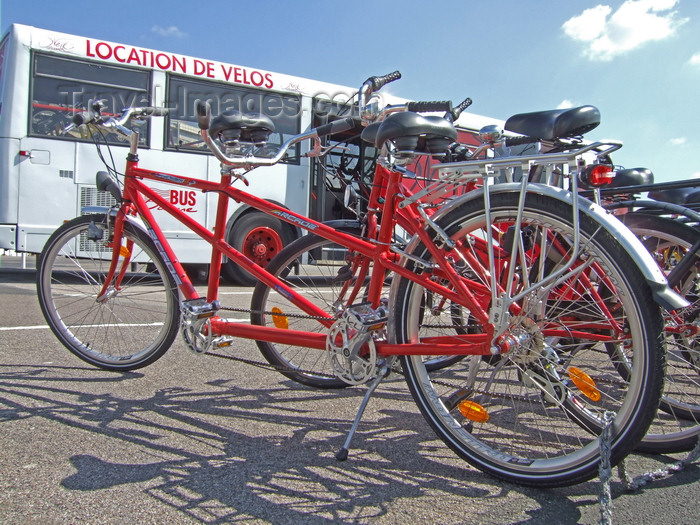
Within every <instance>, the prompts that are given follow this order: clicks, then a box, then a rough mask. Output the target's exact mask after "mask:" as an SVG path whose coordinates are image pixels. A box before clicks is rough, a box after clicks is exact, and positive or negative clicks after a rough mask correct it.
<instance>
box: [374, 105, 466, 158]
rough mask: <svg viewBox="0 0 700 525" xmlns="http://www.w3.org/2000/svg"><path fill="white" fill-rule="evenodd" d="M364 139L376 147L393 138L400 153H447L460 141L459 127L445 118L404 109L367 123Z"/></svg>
mask: <svg viewBox="0 0 700 525" xmlns="http://www.w3.org/2000/svg"><path fill="white" fill-rule="evenodd" d="M362 139H363V140H365V141H366V142H370V143H372V144H374V145H375V146H376V147H377V148H381V147H382V145H384V143H385V142H386V141H387V140H389V141H392V142H393V143H394V145H395V146H396V149H397V150H398V151H399V152H402V151H403V152H419V153H444V152H445V151H446V150H447V148H448V146H449V145H450V144H452V143H453V142H454V141H455V140H457V130H456V129H455V127H454V126H453V125H452V123H451V122H448V121H446V120H445V119H444V118H442V117H437V116H423V115H419V114H418V113H412V112H410V111H403V112H401V113H392V114H391V115H389V116H388V117H387V118H386V119H385V120H384V121H382V122H376V123H374V124H370V125H369V126H367V127H366V128H365V129H364V130H362Z"/></svg>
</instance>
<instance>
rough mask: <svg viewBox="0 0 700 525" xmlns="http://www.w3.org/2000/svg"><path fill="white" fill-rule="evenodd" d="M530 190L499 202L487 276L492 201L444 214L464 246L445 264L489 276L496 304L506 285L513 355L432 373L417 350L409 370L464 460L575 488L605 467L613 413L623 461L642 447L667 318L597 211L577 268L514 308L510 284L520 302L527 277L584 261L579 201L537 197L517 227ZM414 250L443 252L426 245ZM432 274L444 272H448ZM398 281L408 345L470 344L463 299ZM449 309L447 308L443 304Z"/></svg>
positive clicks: (584, 226) (434, 421) (427, 410)
mask: <svg viewBox="0 0 700 525" xmlns="http://www.w3.org/2000/svg"><path fill="white" fill-rule="evenodd" d="M518 198H519V195H517V194H513V193H496V194H493V195H492V196H491V203H490V204H491V206H490V209H491V216H492V219H493V227H492V231H493V232H495V233H494V245H493V250H494V260H495V263H496V266H495V269H494V271H493V272H483V271H480V266H478V265H477V264H476V263H475V262H474V261H481V263H482V264H485V263H486V261H488V257H487V255H488V253H487V251H486V250H487V249H489V244H488V243H486V242H484V241H485V239H487V237H485V235H486V234H485V232H486V227H487V226H488V225H487V224H486V223H485V216H484V212H483V201H482V200H481V199H476V200H471V201H465V202H463V203H462V204H461V205H459V206H458V207H456V208H455V209H453V210H452V211H451V212H450V213H447V214H446V215H444V216H443V217H441V218H440V219H439V221H438V224H439V226H440V227H441V228H442V230H443V231H445V232H446V233H447V234H448V236H449V237H450V238H451V239H453V240H455V241H457V246H456V248H455V249H454V250H452V252H451V253H445V254H444V256H441V260H450V257H451V260H453V261H458V263H457V264H455V269H457V270H458V271H459V272H460V273H461V274H462V275H463V276H464V278H465V279H466V280H467V282H469V281H476V282H475V283H474V285H473V286H472V287H471V289H474V290H475V289H477V287H482V288H483V287H486V289H487V291H486V292H485V293H482V299H481V300H482V301H484V304H486V303H490V297H492V296H491V294H490V293H489V292H488V290H489V289H491V288H493V287H494V283H493V279H494V278H498V279H499V283H498V285H499V289H498V290H497V293H496V295H495V297H497V298H498V303H497V304H495V305H490V304H489V305H488V306H489V309H492V310H493V311H492V313H491V318H492V319H497V318H499V316H501V315H504V316H505V319H506V321H507V322H506V323H505V324H501V325H500V326H501V327H502V330H503V331H502V332H499V333H501V334H502V335H503V336H504V337H505V338H506V340H507V341H509V345H510V347H509V349H508V350H507V351H506V352H504V353H502V354H500V355H496V356H491V357H485V358H482V357H479V356H471V357H467V358H465V359H463V360H461V361H459V362H457V363H455V364H453V365H452V366H449V367H444V368H440V369H432V370H431V369H430V368H429V367H427V366H426V364H425V356H406V357H404V358H403V361H402V364H403V367H404V371H405V374H406V380H407V382H408V386H409V388H410V390H411V393H412V394H413V397H414V399H415V401H416V403H417V404H418V406H419V408H420V410H421V412H422V413H423V415H424V417H425V418H426V420H427V421H428V422H429V423H430V425H431V426H432V428H433V429H434V430H435V431H436V433H437V434H438V436H439V437H440V438H441V439H442V440H443V441H444V442H445V443H446V444H447V445H448V446H449V447H450V448H452V449H453V450H454V451H455V452H456V453H457V454H458V455H459V456H461V457H462V458H463V459H465V460H466V461H468V462H469V463H471V464H472V465H474V466H475V467H477V468H479V469H481V470H483V471H485V472H488V473H490V474H492V475H494V476H496V477H498V478H502V479H507V480H509V481H513V482H516V483H520V484H524V485H529V486H536V487H557V486H566V485H572V484H575V483H580V482H582V481H585V480H588V479H590V478H592V477H594V476H596V475H597V473H598V466H599V462H600V443H599V435H600V431H601V429H602V428H603V427H604V426H605V424H606V417H607V416H606V415H607V414H608V413H609V414H611V415H612V416H613V417H614V423H613V425H612V427H611V428H612V435H611V443H610V447H611V462H612V464H613V465H614V464H616V463H618V462H619V461H620V460H622V459H623V458H624V457H625V456H626V455H627V454H628V453H629V452H630V451H631V450H632V449H633V448H634V447H635V445H637V443H639V441H640V440H641V439H642V437H643V436H644V433H645V432H646V429H647V428H648V426H649V424H650V422H651V420H652V419H653V417H654V412H655V410H656V407H657V406H658V402H659V399H660V395H661V387H662V380H663V376H662V363H663V348H662V346H661V326H662V325H661V314H660V311H659V308H658V306H657V305H656V304H655V303H654V301H653V298H652V295H651V292H650V289H649V286H648V285H647V283H646V281H645V280H644V278H643V276H642V274H641V272H640V271H639V270H638V268H637V265H636V263H635V261H634V260H633V259H632V258H631V257H630V255H629V254H628V253H627V252H626V250H625V249H624V247H623V246H621V245H620V244H619V243H618V241H617V240H616V239H615V237H614V236H613V235H611V234H610V233H608V232H607V231H605V230H604V229H603V228H601V225H600V224H598V223H596V222H594V221H593V220H592V219H591V218H590V217H588V216H585V215H583V214H581V217H580V221H581V225H580V229H581V235H582V238H581V248H582V257H581V258H580V259H577V260H576V261H575V264H574V266H573V267H572V268H571V270H572V271H573V273H572V274H569V277H568V278H564V277H562V279H563V280H562V279H560V280H559V281H560V282H558V283H556V284H555V283H551V284H547V283H546V282H545V283H543V284H540V285H538V286H533V287H532V288H530V289H529V291H527V292H525V293H524V295H523V296H522V298H521V299H520V300H518V301H517V302H516V303H515V304H514V305H513V306H512V307H511V308H508V309H506V310H502V309H500V310H499V309H498V306H499V304H500V303H501V302H502V301H507V300H508V297H507V296H505V295H504V294H505V293H506V291H507V290H509V291H510V292H511V295H510V296H511V297H513V296H514V295H516V294H517V293H519V292H521V291H522V290H523V283H528V284H536V283H538V282H539V283H542V279H543V278H544V277H546V276H547V275H550V274H551V273H552V272H554V271H555V270H557V269H558V267H559V266H560V264H561V261H563V260H566V259H567V258H570V257H569V256H570V252H569V247H570V246H571V240H572V238H573V236H572V233H573V225H572V222H571V207H570V206H569V205H568V204H566V203H565V202H561V201H559V200H557V199H554V198H551V197H547V196H544V195H535V194H528V195H527V199H526V202H525V209H524V212H523V215H522V229H521V230H520V237H519V238H518V237H517V234H516V235H513V234H511V233H510V232H511V231H512V230H511V227H512V226H513V224H514V221H515V219H516V217H517V215H516V212H517V209H518ZM499 232H500V233H499ZM514 240H516V242H515V243H514V242H513V241H514ZM513 248H515V254H514V257H513V258H512V257H511V255H512V254H511V250H512V249H513ZM448 252H449V250H448ZM411 255H412V256H414V257H415V256H417V257H419V258H423V259H427V260H428V261H430V260H431V259H432V258H431V256H430V254H429V253H428V251H427V249H426V248H425V247H424V246H422V245H418V246H417V247H415V248H414V249H413V250H412V252H411ZM553 262H554V264H552V263H553ZM407 264H408V266H411V265H412V264H413V263H412V262H410V261H409V262H408V263H407ZM511 269H512V271H513V273H512V274H511V273H509V270H511ZM438 271H439V270H438ZM431 275H435V277H434V278H436V279H437V278H439V276H438V275H437V271H436V270H433V273H432V274H431ZM508 278H510V279H511V280H510V281H509V282H508V281H507V280H506V279H508ZM395 279H398V281H397V282H396V283H395V285H396V289H395V290H394V292H393V294H392V298H393V299H394V300H393V305H392V308H393V310H392V319H393V321H394V326H395V329H396V331H395V338H396V342H398V343H404V342H418V341H420V340H421V339H423V338H426V337H439V338H441V339H440V340H439V341H440V342H441V343H443V344H448V345H449V344H450V341H451V340H454V343H453V344H458V343H460V339H459V338H460V334H462V333H464V330H462V329H459V330H458V329H456V327H455V312H454V306H448V305H450V301H449V300H448V299H447V298H442V300H439V298H438V297H433V298H432V300H431V306H427V304H426V300H425V296H426V295H425V294H426V292H425V288H424V287H422V286H420V285H418V284H417V283H416V282H413V281H409V280H407V279H405V278H395ZM611 287H612V288H613V289H614V292H615V294H614V295H615V299H614V300H613V301H609V302H608V303H606V302H604V300H603V295H604V294H603V292H604V290H607V289H610V288H611ZM435 295H436V294H435V293H433V296H435ZM436 304H442V305H444V306H443V307H442V308H435V307H434V306H432V305H436ZM494 306H495V308H493V307H494ZM461 317H463V316H461ZM460 324H463V323H462V322H460ZM611 340H612V341H619V342H620V343H621V344H620V348H621V349H622V351H623V352H624V359H625V362H628V363H631V364H632V366H631V368H630V374H629V375H628V377H627V378H625V379H623V378H622V377H621V375H620V373H619V372H618V370H617V367H616V364H615V363H614V362H613V360H612V358H611V357H610V355H609V354H608V353H607V352H606V349H605V347H604V342H605V341H611ZM433 341H436V340H435V339H433Z"/></svg>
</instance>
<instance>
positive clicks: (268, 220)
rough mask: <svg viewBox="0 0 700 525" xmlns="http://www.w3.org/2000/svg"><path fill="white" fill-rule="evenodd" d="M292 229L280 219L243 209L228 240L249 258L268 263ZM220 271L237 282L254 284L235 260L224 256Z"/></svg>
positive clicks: (253, 280)
mask: <svg viewBox="0 0 700 525" xmlns="http://www.w3.org/2000/svg"><path fill="white" fill-rule="evenodd" d="M294 237H295V236H294V234H293V233H292V229H291V228H290V227H287V225H286V224H284V223H283V222H282V221H281V220H279V219H276V218H275V217H270V216H269V215H265V214H264V213H261V212H252V213H246V214H245V215H243V216H241V217H240V218H239V219H238V220H237V221H236V222H235V223H234V224H233V227H232V228H231V231H230V233H229V236H228V242H229V244H230V245H231V246H233V247H234V248H235V249H236V250H238V251H239V252H241V253H242V254H243V255H245V256H246V257H248V258H249V259H250V260H252V261H253V262H255V263H256V264H258V265H259V266H262V267H263V268H264V267H265V266H267V265H268V264H269V262H270V261H271V260H272V259H273V257H274V256H275V255H277V254H278V253H279V252H280V251H281V250H282V248H284V247H285V246H286V245H287V244H289V243H290V242H292V241H293V240H294ZM221 275H222V276H223V277H224V279H226V280H227V281H229V282H232V283H234V284H238V285H240V286H255V284H256V282H257V280H256V279H255V278H254V277H253V276H252V275H251V274H249V273H248V272H247V271H245V270H244V269H243V268H241V267H240V266H239V265H238V264H236V263H235V262H234V261H231V260H230V259H227V260H226V261H225V263H224V264H223V265H222V267H221Z"/></svg>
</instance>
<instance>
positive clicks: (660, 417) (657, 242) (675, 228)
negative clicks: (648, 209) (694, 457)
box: [620, 213, 700, 453]
mask: <svg viewBox="0 0 700 525" xmlns="http://www.w3.org/2000/svg"><path fill="white" fill-rule="evenodd" d="M620 218H621V219H622V221H623V222H624V223H625V224H626V225H627V227H629V229H630V230H632V231H633V232H634V233H635V234H636V235H637V236H638V237H639V238H640V239H641V241H642V243H643V244H644V245H645V247H646V248H647V249H648V250H649V252H650V253H651V254H652V256H653V257H654V259H655V260H656V261H657V262H658V263H659V266H660V267H661V268H662V269H663V270H664V272H666V273H667V274H668V273H669V272H670V271H671V270H673V268H675V267H676V266H677V265H678V263H680V261H681V260H682V259H683V258H684V257H686V256H688V257H693V258H694V259H695V262H694V263H693V264H691V265H690V266H688V268H687V271H686V272H685V274H684V275H682V276H681V279H680V282H679V283H678V285H677V286H676V291H677V292H678V293H680V294H681V295H683V296H684V297H685V298H686V299H687V300H688V301H689V302H690V303H691V304H690V306H689V307H687V308H685V309H684V310H682V311H679V312H673V313H671V314H667V315H666V379H665V383H664V395H663V398H662V399H661V403H660V404H659V411H658V412H657V415H656V419H654V421H653V422H652V424H651V427H650V428H649V431H648V432H647V435H646V436H645V437H644V439H643V440H642V442H641V443H640V444H639V446H638V447H637V449H638V450H640V451H642V452H651V453H670V452H680V451H685V450H691V449H692V448H693V447H694V446H695V444H696V443H697V441H698V435H699V434H700V342H698V339H699V335H698V334H695V333H693V331H694V330H697V329H698V327H700V257H699V256H698V255H697V254H696V255H687V253H688V250H689V248H690V247H692V246H693V245H694V244H695V243H696V242H697V241H698V240H700V231H698V230H697V229H695V228H693V227H690V226H688V225H686V224H683V223H681V222H679V221H677V220H673V219H667V218H663V217H658V216H655V215H647V214H643V213H631V214H627V215H623V216H621V217H620Z"/></svg>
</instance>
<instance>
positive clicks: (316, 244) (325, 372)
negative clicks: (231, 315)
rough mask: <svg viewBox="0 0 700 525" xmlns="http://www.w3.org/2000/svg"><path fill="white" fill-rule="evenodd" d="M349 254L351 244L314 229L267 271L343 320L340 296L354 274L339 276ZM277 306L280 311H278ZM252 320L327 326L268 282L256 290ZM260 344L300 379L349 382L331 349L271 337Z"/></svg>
mask: <svg viewBox="0 0 700 525" xmlns="http://www.w3.org/2000/svg"><path fill="white" fill-rule="evenodd" d="M343 231H345V233H350V234H354V235H358V236H359V234H360V231H359V230H355V229H347V230H343ZM347 253H348V250H347V248H344V247H342V246H339V245H338V244H335V243H332V242H331V241H329V240H326V239H323V238H321V237H319V236H318V235H315V234H308V235H304V236H303V237H301V238H299V239H297V240H295V241H294V242H292V243H290V244H289V245H287V246H286V247H285V248H283V249H282V250H281V251H280V252H279V254H278V255H277V256H276V257H275V258H274V259H272V261H270V263H269V264H268V266H267V268H266V270H267V271H268V272H270V273H271V274H272V275H274V276H275V277H278V278H280V279H282V280H283V281H285V283H286V284H287V285H289V286H290V287H292V288H295V289H297V290H299V291H300V292H301V293H303V294H304V296H305V297H306V298H307V299H311V300H313V301H314V303H315V304H317V305H319V306H321V307H322V308H323V309H324V310H325V311H326V312H328V313H329V314H331V315H332V316H333V317H334V319H337V317H338V314H339V313H340V311H341V310H342V305H340V304H338V301H340V302H341V303H342V299H341V298H340V293H341V289H342V285H343V284H344V283H345V282H346V281H347V279H350V278H352V277H351V276H346V277H343V276H340V275H339V272H340V271H342V270H341V268H343V267H344V264H345V260H346V255H347ZM273 310H274V311H275V312H276V315H273V314H272V312H273ZM275 319H277V321H278V322H277V324H276V323H275ZM251 323H252V324H254V325H259V326H278V328H280V326H282V325H283V326H284V327H285V328H288V329H295V330H305V331H311V332H324V331H327V328H325V327H324V326H323V325H322V324H321V323H320V322H318V320H315V319H311V318H309V317H308V316H307V315H306V314H305V313H304V312H303V311H302V310H301V309H299V308H298V307H296V306H294V305H293V304H292V303H291V302H289V301H288V300H287V299H285V298H284V297H283V296H282V295H281V294H279V293H278V292H276V291H274V290H272V289H270V288H269V287H268V286H266V285H265V284H264V283H258V284H257V285H256V287H255V290H254V291H253V296H252V299H251ZM257 345H258V348H259V350H260V352H261V354H262V355H263V356H264V357H265V359H266V360H267V361H268V362H269V363H270V364H271V365H273V366H274V367H275V368H276V369H277V370H278V371H279V372H280V373H282V374H283V375H285V376H286V377H288V378H290V379H292V380H293V381H296V382H297V383H301V384H303V385H307V386H311V387H314V388H321V389H336V388H344V387H346V386H348V384H347V383H346V382H344V381H343V380H341V379H339V378H338V377H336V375H335V373H334V372H333V368H332V366H331V363H330V360H329V358H328V355H327V352H325V351H321V350H318V349H314V348H306V347H303V346H297V345H287V344H281V343H269V342H265V341H257Z"/></svg>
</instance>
